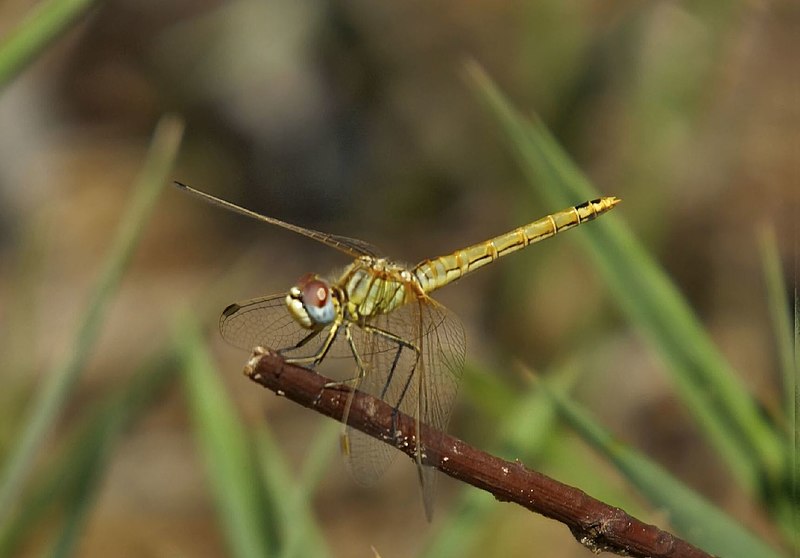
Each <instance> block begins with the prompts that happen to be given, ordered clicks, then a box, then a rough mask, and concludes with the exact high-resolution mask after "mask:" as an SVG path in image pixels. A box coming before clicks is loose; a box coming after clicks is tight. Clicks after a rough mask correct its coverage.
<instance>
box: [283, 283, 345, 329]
mask: <svg viewBox="0 0 800 558" xmlns="http://www.w3.org/2000/svg"><path fill="white" fill-rule="evenodd" d="M286 307H287V308H288V309H289V314H291V316H292V318H294V320H295V321H296V322H297V323H298V324H300V325H301V326H303V327H304V328H306V329H316V328H318V327H323V326H326V325H328V324H329V323H331V322H332V321H333V320H334V318H336V305H335V304H334V297H333V290H332V289H331V286H330V285H329V284H328V282H327V281H324V280H322V279H320V278H319V277H318V276H316V275H314V274H313V273H309V274H307V275H303V276H302V277H301V278H300V280H299V281H298V282H297V285H295V286H294V287H292V288H291V289H289V294H288V295H286Z"/></svg>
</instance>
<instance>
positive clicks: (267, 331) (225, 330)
mask: <svg viewBox="0 0 800 558" xmlns="http://www.w3.org/2000/svg"><path fill="white" fill-rule="evenodd" d="M285 299H286V294H285V293H284V294H276V295H271V296H265V297H261V298H254V299H252V300H248V301H246V302H239V303H234V304H231V305H230V306H228V307H227V308H226V309H225V310H224V311H223V312H222V315H221V316H220V318H219V331H220V333H221V334H222V337H223V339H225V340H226V341H227V342H229V343H231V344H232V345H235V346H237V347H239V348H242V349H246V350H248V351H250V350H253V348H255V347H257V346H260V347H264V348H267V349H273V350H276V351H278V352H280V353H282V354H286V353H289V352H292V354H291V356H302V354H298V353H301V352H304V351H305V352H312V351H313V350H314V348H315V347H317V346H318V344H317V343H314V342H313V341H314V340H311V341H310V342H308V343H305V344H304V345H303V346H302V347H300V348H295V347H296V346H297V345H298V344H299V343H300V342H301V341H302V340H303V339H305V338H306V337H307V336H308V335H309V334H310V333H311V332H310V331H309V330H307V329H304V328H303V327H301V326H300V325H299V324H298V323H297V322H296V321H295V320H294V319H292V316H291V315H290V314H289V311H288V310H287V309H286V303H285ZM317 337H318V338H319V337H321V338H322V339H324V338H325V337H324V330H323V332H320V335H318V336H317ZM312 354H313V353H312Z"/></svg>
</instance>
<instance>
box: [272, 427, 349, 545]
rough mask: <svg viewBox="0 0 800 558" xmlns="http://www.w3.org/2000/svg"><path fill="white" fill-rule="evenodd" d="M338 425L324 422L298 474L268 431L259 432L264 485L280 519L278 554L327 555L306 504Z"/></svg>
mask: <svg viewBox="0 0 800 558" xmlns="http://www.w3.org/2000/svg"><path fill="white" fill-rule="evenodd" d="M340 428H341V426H340V425H339V424H337V423H335V422H331V421H325V422H324V424H323V426H322V428H321V429H320V431H319V432H318V433H317V435H316V436H315V437H314V439H313V440H312V441H311V443H310V444H309V446H308V451H307V452H306V456H305V458H304V464H305V466H304V468H303V471H302V472H301V474H300V475H299V476H297V475H294V474H292V472H291V469H290V467H289V465H288V463H287V461H286V459H285V458H284V455H283V453H282V452H281V450H280V448H279V447H278V445H277V444H276V443H275V441H274V439H273V438H272V435H271V433H270V432H269V430H268V429H267V428H266V427H262V428H260V429H259V431H258V435H257V442H258V444H257V448H258V455H259V461H260V463H261V472H262V477H263V479H264V486H265V487H266V490H267V491H268V492H269V493H270V494H271V495H272V496H273V499H274V500H275V503H276V514H275V515H276V519H277V520H278V521H279V522H280V531H281V534H282V537H281V539H282V545H281V548H280V552H279V553H278V556H280V557H283V558H290V557H300V556H319V557H320V558H324V557H325V556H330V552H329V550H328V548H327V546H326V544H325V538H324V536H323V535H322V533H321V532H320V529H319V526H318V525H317V522H316V520H315V518H314V513H313V511H312V509H311V507H310V505H309V503H310V500H311V495H312V494H313V492H314V488H315V487H316V486H317V484H318V483H319V480H320V478H321V477H322V475H323V473H324V471H325V470H326V469H327V467H328V464H329V462H330V456H331V454H332V453H333V449H334V446H335V445H336V443H337V440H338V433H339V430H340Z"/></svg>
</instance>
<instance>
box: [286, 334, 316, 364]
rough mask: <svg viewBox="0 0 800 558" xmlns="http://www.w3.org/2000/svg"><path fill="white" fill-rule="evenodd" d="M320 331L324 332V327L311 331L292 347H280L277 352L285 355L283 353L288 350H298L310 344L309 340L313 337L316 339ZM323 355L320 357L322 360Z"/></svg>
mask: <svg viewBox="0 0 800 558" xmlns="http://www.w3.org/2000/svg"><path fill="white" fill-rule="evenodd" d="M320 333H322V329H315V330H313V331H312V332H311V333H309V334H308V335H306V336H305V337H303V338H302V339H301V340H300V341H298V342H297V343H295V344H294V346H292V347H284V348H283V349H278V350H277V351H276V352H277V353H278V354H279V355H281V356H283V354H284V353H285V352H287V351H296V350H297V349H300V348H302V347H305V346H306V345H307V344H308V342H309V341H311V340H312V339H315V338H316V337H317V336H318V335H319V334H320ZM323 357H324V355H323ZM323 357H320V360H322V358H323ZM287 360H291V357H289V358H288V359H287ZM314 364H316V363H314Z"/></svg>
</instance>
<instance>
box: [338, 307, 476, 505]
mask: <svg viewBox="0 0 800 558" xmlns="http://www.w3.org/2000/svg"><path fill="white" fill-rule="evenodd" d="M353 337H354V342H355V346H356V349H357V350H358V352H359V354H360V355H361V358H362V360H363V362H364V363H365V365H366V369H367V370H366V372H367V373H366V376H365V377H364V379H363V380H362V381H361V382H360V384H359V385H358V386H357V387H358V389H360V390H362V391H365V392H367V393H370V394H371V395H374V396H376V397H379V398H381V399H383V400H384V401H386V402H387V403H388V404H390V405H392V406H393V407H395V408H397V409H399V410H400V411H402V412H403V413H405V414H408V415H410V416H412V417H414V418H415V419H417V420H419V421H422V422H424V423H426V424H428V425H430V426H432V427H434V428H436V429H438V430H442V431H444V430H445V429H446V428H447V423H448V421H449V420H450V414H451V412H452V409H453V403H454V402H455V396H456V392H457V391H458V382H459V379H460V377H461V371H462V369H463V367H464V345H465V342H464V330H463V327H462V326H461V322H460V321H459V320H458V318H457V317H455V316H454V315H453V314H451V313H450V312H449V311H448V310H447V309H446V308H445V307H444V306H442V305H440V304H438V303H436V302H435V301H434V300H432V299H430V298H427V297H426V298H424V299H423V298H421V299H419V300H417V301H413V302H411V303H408V304H406V305H404V306H402V307H400V308H398V309H396V310H394V311H393V312H390V313H388V314H385V315H381V316H377V317H376V318H375V319H373V320H371V321H370V322H369V323H368V324H367V327H365V328H359V327H354V328H353ZM414 347H416V348H417V349H418V351H415V350H414ZM412 434H414V435H416V434H417V433H411V432H407V433H404V435H412ZM348 438H349V446H350V452H349V455H348V456H347V461H348V466H349V469H350V471H351V473H352V474H353V476H354V477H355V478H356V480H358V481H359V482H361V483H362V484H370V483H373V482H375V481H376V480H377V479H378V478H379V477H380V476H381V474H382V473H383V472H384V470H385V469H386V467H387V466H388V465H389V463H390V462H391V460H392V458H393V457H394V455H396V453H397V452H396V451H395V450H393V449H392V448H391V447H390V446H389V445H388V444H386V443H384V442H381V441H379V440H376V439H375V438H372V437H370V436H367V435H365V434H363V433H361V432H358V431H356V430H354V429H348ZM424 443H425V441H424V440H422V444H423V447H424ZM418 463H419V460H418ZM420 465H421V463H420ZM432 473H433V471H432V470H429V468H428V467H425V466H421V469H420V480H421V482H422V489H423V497H424V501H425V506H426V510H427V511H428V512H429V513H430V509H431V507H432V503H433V496H434V493H435V475H433V474H432Z"/></svg>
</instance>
